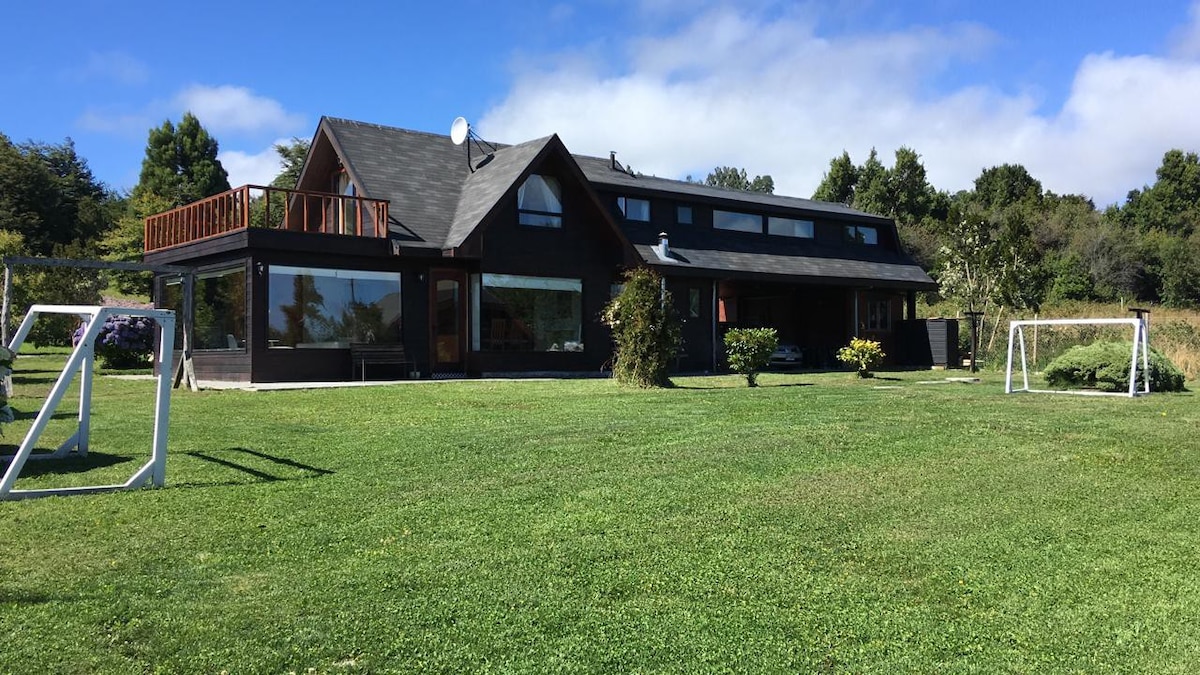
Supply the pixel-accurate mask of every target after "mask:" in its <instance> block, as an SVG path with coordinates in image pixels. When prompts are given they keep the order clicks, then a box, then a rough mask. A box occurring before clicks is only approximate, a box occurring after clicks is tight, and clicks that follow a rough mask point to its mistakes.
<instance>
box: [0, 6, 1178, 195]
mask: <svg viewBox="0 0 1200 675" xmlns="http://www.w3.org/2000/svg"><path fill="white" fill-rule="evenodd" d="M1198 15H1200V10H1198V5H1197V4H1195V3H1193V2H1185V1H1183V0H1159V1H1156V2H1152V3H1131V2H1127V1H1126V2H1116V1H1110V0H1098V1H1096V2H1090V3H1059V2H1045V1H1044V0H1043V1H1041V2H1028V1H1025V0H1014V1H1010V2H968V1H966V0H917V1H914V2H903V3H897V2H888V1H883V0H879V1H877V0H831V1H827V2H811V3H778V2H767V1H765V0H764V1H761V2H751V1H747V2H736V3H721V2H704V1H702V0H699V1H694V2H672V1H670V0H626V1H618V0H612V1H610V0H596V1H594V2H587V3H564V2H524V3H497V2H474V1H471V0H468V1H464V2H458V3H410V2H379V3H371V2H358V3H351V4H343V5H336V4H331V3H328V2H322V3H317V2H286V3H284V2H224V1H221V0H217V1H213V2H208V3H186V4H185V3H161V2H155V3H151V2H142V1H140V0H131V1H128V2H118V3H114V2H82V1H76V2H63V3H52V2H43V3H18V4H16V5H15V6H13V7H10V8H6V9H5V11H4V16H5V23H6V24H7V27H8V30H6V31H5V33H6V35H5V39H4V40H3V41H0V59H2V61H0V62H3V63H4V64H5V67H4V68H3V69H0V91H3V92H4V96H3V103H0V132H2V133H4V134H6V135H8V136H9V137H10V138H11V139H13V140H14V141H24V140H29V139H34V140H41V141H47V142H58V141H61V140H62V139H63V138H65V137H71V138H73V139H74V140H75V143H76V145H77V147H78V149H79V151H80V153H81V154H82V155H83V156H84V157H86V158H87V159H88V161H89V162H90V164H91V167H92V169H93V171H94V172H95V173H96V175H97V176H98V177H99V178H100V179H101V180H103V181H105V182H106V183H108V184H110V185H111V186H114V187H117V188H125V189H127V188H130V187H132V186H133V184H134V183H135V182H136V181H137V175H138V171H139V168H140V163H141V158H142V155H143V152H144V148H145V141H146V135H147V132H148V130H149V129H150V127H151V126H157V125H158V124H161V123H162V122H163V120H165V119H168V118H169V119H173V120H178V119H179V117H180V116H181V115H182V114H183V112H184V111H185V110H188V109H191V110H192V111H193V112H195V113H196V114H197V115H198V116H199V117H200V119H201V121H202V122H203V123H204V125H205V126H206V127H207V128H208V129H209V131H210V132H212V133H213V135H214V136H216V138H217V139H218V141H219V142H220V144H221V150H222V161H223V162H224V163H225V165H226V168H227V170H229V172H230V174H231V176H230V178H231V182H233V183H234V184H235V185H237V184H241V183H245V182H265V181H269V180H270V178H271V177H272V176H273V175H274V173H275V170H276V164H275V163H274V154H273V153H272V152H271V149H270V148H271V145H272V144H273V143H275V142H277V141H279V140H282V139H287V138H290V137H292V136H300V137H309V136H311V134H312V132H313V130H314V129H315V127H316V124H317V122H318V120H319V119H320V116H321V115H331V116H338V117H346V118H351V119H357V120H362V121H367V122H376V123H380V124H388V125H394V126H400V127H405V128H411V129H421V130H426V131H435V132H440V133H446V132H447V131H448V129H449V125H450V121H451V120H452V119H453V118H454V117H455V116H458V115H464V116H466V117H467V118H468V119H469V120H471V121H472V123H473V125H474V126H475V128H476V130H477V131H478V132H479V133H480V134H481V135H483V136H484V137H486V138H489V139H491V140H496V141H503V142H520V141H522V140H527V139H529V138H533V137H537V136H542V135H546V134H549V133H559V134H560V135H561V136H562V137H563V140H564V141H565V142H566V143H567V146H568V147H569V148H570V149H571V150H572V151H573V152H577V153H584V154H594V155H601V156H603V155H606V154H607V152H608V151H609V150H617V151H618V152H619V156H620V158H621V159H622V160H623V161H625V162H626V163H628V164H630V165H632V167H633V168H634V169H636V170H638V171H642V172H645V173H653V174H657V175H660V176H668V177H677V178H682V177H683V176H685V175H688V174H691V175H694V176H703V175H705V174H706V173H707V172H708V171H709V170H711V169H712V168H713V167H714V166H717V165H734V166H743V167H745V168H746V169H747V170H748V171H749V172H750V173H751V174H757V173H769V174H771V175H772V176H774V177H775V181H776V186H777V192H779V193H783V194H792V195H797V196H808V195H810V194H811V193H812V191H813V189H814V188H815V187H816V185H817V183H818V182H819V181H820V178H821V175H822V173H823V172H824V170H825V169H826V168H827V166H828V163H829V160H830V158H832V157H833V156H834V155H837V154H840V153H841V151H842V150H843V149H844V150H847V151H849V152H850V154H851V157H852V158H853V159H854V160H855V161H856V162H861V161H862V160H863V159H865V157H866V155H867V152H869V150H870V149H871V148H872V147H874V148H877V149H878V151H879V152H880V154H881V156H882V158H883V160H884V162H885V163H889V164H890V162H891V156H892V153H893V152H894V151H895V149H896V148H897V147H900V146H902V145H907V146H909V147H912V148H914V149H916V150H917V152H919V153H920V154H921V155H922V157H923V159H924V162H925V165H926V168H927V169H928V171H929V174H930V178H931V180H932V181H933V182H934V184H935V186H937V187H938V188H941V189H948V190H952V191H953V190H958V189H965V188H969V187H970V185H971V181H972V180H973V179H974V178H975V176H977V175H978V174H979V171H980V170H981V169H983V168H985V167H988V166H993V165H996V164H1000V163H1004V162H1014V163H1021V164H1024V165H1025V166H1026V167H1027V168H1028V169H1029V170H1030V171H1031V173H1033V175H1034V176H1035V177H1036V178H1039V179H1040V180H1041V181H1042V182H1043V184H1044V185H1045V186H1046V187H1047V188H1049V189H1052V190H1054V191H1056V192H1060V193H1067V192H1078V193H1083V194H1087V195H1088V196H1091V197H1092V198H1093V199H1095V201H1096V202H1097V204H1098V205H1099V206H1104V205H1106V204H1108V203H1112V202H1116V201H1120V200H1121V199H1123V197H1124V195H1125V193H1126V192H1127V191H1128V190H1129V189H1132V188H1136V187H1141V186H1142V185H1143V184H1146V183H1149V182H1152V181H1153V179H1154V169H1155V168H1156V167H1157V166H1158V163H1159V160H1161V158H1162V154H1163V153H1164V152H1165V151H1166V150H1168V149H1170V148H1173V147H1179V148H1183V149H1185V150H1200V125H1198V124H1195V122H1194V119H1195V116H1196V112H1195V111H1196V109H1197V108H1200V22H1198Z"/></svg>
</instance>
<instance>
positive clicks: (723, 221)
mask: <svg viewBox="0 0 1200 675" xmlns="http://www.w3.org/2000/svg"><path fill="white" fill-rule="evenodd" d="M617 208H618V209H620V211H621V215H623V216H624V217H625V219H626V220H631V221H636V222H642V223H648V222H650V200H648V199H639V198H636V197H624V196H622V197H617ZM517 214H518V215H517V218H518V222H520V223H521V224H522V225H534V226H538V227H562V188H561V187H560V186H559V183H558V179H556V178H554V177H553V176H542V175H539V174H532V175H530V176H529V178H527V179H526V180H525V182H524V183H522V184H521V187H520V188H519V189H518V190H517ZM675 222H677V223H679V224H681V225H691V224H692V207H691V206H688V205H685V204H679V205H677V206H676V207H675ZM764 225H765V226H766V230H765V231H766V233H767V234H771V235H776V236H780V237H796V238H799V239H812V238H813V236H814V226H813V221H811V220H801V219H797V218H782V217H777V216H763V215H759V214H756V213H743V212H740V211H722V210H720V209H713V227H714V228H716V229H718V230H730V231H732V232H753V233H757V234H762V233H763V231H764ZM844 234H845V237H846V239H847V240H849V241H852V242H856V243H860V244H867V245H871V246H874V245H876V244H878V243H879V232H878V230H876V229H875V228H874V227H869V226H866V225H846V226H845V229H844Z"/></svg>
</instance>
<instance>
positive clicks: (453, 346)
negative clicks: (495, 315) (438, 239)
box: [429, 270, 467, 373]
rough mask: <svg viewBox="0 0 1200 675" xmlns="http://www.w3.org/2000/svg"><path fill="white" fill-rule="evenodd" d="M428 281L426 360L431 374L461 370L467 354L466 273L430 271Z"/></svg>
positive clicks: (463, 370) (464, 370) (464, 365)
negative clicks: (431, 369)
mask: <svg viewBox="0 0 1200 675" xmlns="http://www.w3.org/2000/svg"><path fill="white" fill-rule="evenodd" d="M430 281H431V283H430V284H429V292H430V298H429V326H430V331H431V333H432V334H431V336H430V340H429V344H430V346H431V349H432V351H433V353H432V354H430V362H431V363H432V364H433V372H435V373H465V372H466V353H467V275H466V273H464V272H461V271H458V270H434V271H433V272H432V273H431V275H430Z"/></svg>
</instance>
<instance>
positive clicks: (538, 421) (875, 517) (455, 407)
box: [0, 357, 1200, 673]
mask: <svg viewBox="0 0 1200 675" xmlns="http://www.w3.org/2000/svg"><path fill="white" fill-rule="evenodd" d="M41 358H42V359H44V360H39V359H38V358H28V359H27V358H24V357H23V358H22V359H21V360H19V361H18V364H17V365H18V374H17V378H18V379H17V386H18V391H17V397H16V398H15V404H16V407H17V408H18V409H19V410H21V411H26V412H29V411H33V410H35V409H36V408H37V406H38V405H40V399H38V398H36V397H37V396H38V395H40V394H44V392H45V391H46V389H47V388H48V386H49V378H52V377H53V376H54V373H53V372H50V370H51V369H50V366H51V365H53V361H52V359H50V357H41ZM950 374H953V375H961V374H962V373H961V372H960V373H950ZM945 375H946V373H936V372H935V373H930V372H922V373H901V374H887V373H885V374H884V377H883V378H880V379H876V380H868V381H855V380H854V379H852V378H850V377H849V376H847V375H846V374H842V373H833V374H819V375H808V374H796V375H781V374H767V375H764V376H763V377H762V378H761V384H762V386H761V387H760V388H758V389H746V388H744V387H742V386H740V382H739V381H738V380H737V379H735V378H733V377H717V378H682V379H679V380H677V382H678V383H679V384H680V385H681V386H680V387H679V388H676V389H672V390H664V391H651V392H646V391H630V390H622V389H620V388H618V387H617V386H616V385H615V384H614V383H612V382H611V381H607V380H574V381H556V382H541V381H517V382H504V383H492V382H455V383H418V384H409V385H400V386H392V387H381V388H358V389H339V390H319V391H291V392H258V393H254V392H236V391H225V392H207V391H206V392H201V393H199V394H193V393H190V392H176V394H175V396H174V398H173V402H172V419H171V450H170V453H171V454H170V463H169V468H168V473H167V482H168V487H167V488H166V489H162V490H142V491H136V492H126V493H117V494H109V495H96V496H83V497H71V498H50V499H40V500H32V501H24V502H9V503H2V502H0V672H8V671H12V672H21V673H23V672H68V673H69V672H78V673H92V672H148V671H154V672H160V671H161V672H180V673H192V672H219V671H221V670H222V669H226V670H228V671H229V672H235V673H242V672H287V671H296V672H301V673H303V672H308V671H311V672H334V673H337V672H388V671H401V672H410V671H440V672H450V673H462V672H550V671H556V672H557V671H563V672H596V673H612V672H631V671H633V672H655V671H664V672H714V671H717V672H719V671H737V672H787V673H795V672H821V671H828V672H883V673H893V672H979V673H995V672H1023V673H1024V672H1037V673H1045V672H1109V671H1139V672H1155V673H1169V672H1178V673H1191V672H1196V671H1197V670H1198V669H1200V573H1198V572H1197V570H1198V568H1200V565H1198V563H1200V533H1198V526H1197V523H1198V522H1200V443H1198V442H1197V441H1196V440H1195V439H1196V430H1197V429H1198V428H1200V405H1197V401H1196V399H1195V396H1194V395H1193V394H1191V393H1185V394H1155V395H1152V396H1149V397H1144V398H1138V399H1134V400H1129V399H1123V398H1099V397H1081V396H1080V397H1076V396H1055V395H1036V394H1023V395H1011V396H1006V395H1004V394H1003V387H1002V383H1001V381H1000V380H999V378H998V376H996V375H984V382H983V383H981V384H921V383H920V381H921V380H931V379H940V378H941V377H944V376H945ZM151 399H152V385H151V383H150V382H145V381H140V382H138V381H135V382H130V381H117V380H113V379H110V378H100V379H99V380H98V382H97V385H96V401H95V405H94V409H95V417H94V422H93V426H94V438H93V453H92V455H91V457H90V458H89V460H88V462H87V464H86V466H80V465H79V464H78V463H75V464H74V465H71V464H67V465H65V466H54V463H52V462H43V463H40V464H37V465H35V464H33V463H31V464H29V465H28V467H29V468H30V470H31V471H37V472H41V473H40V474H38V475H34V476H31V477H29V478H25V479H22V481H20V483H19V486H20V487H34V486H45V485H66V484H79V483H80V482H83V481H85V480H90V481H96V480H104V481H113V480H120V479H122V478H124V477H125V476H126V475H128V474H130V473H132V472H133V468H134V467H135V466H136V464H137V462H135V461H132V460H133V458H134V456H135V455H137V456H138V457H140V456H141V454H144V453H143V449H148V447H149V429H150V420H149V417H150V416H149V406H150V403H151ZM69 407H70V406H68V408H69ZM71 416H72V415H71V413H70V410H65V412H64V414H62V415H60V418H61V419H59V420H56V422H55V425H54V427H53V429H52V433H51V435H52V436H54V435H55V434H57V437H58V438H59V440H61V438H65V436H66V434H67V433H69V431H68V427H69V426H70V422H71V420H70V418H71ZM29 423H30V422H29V420H28V419H25V420H21V421H18V422H17V423H16V424H13V425H10V426H9V428H8V429H7V430H6V432H5V433H6V436H5V437H4V439H3V440H5V441H7V442H9V443H16V442H18V441H19V440H20V438H21V436H22V435H23V433H24V429H27V428H28V426H29ZM50 444H51V443H50V441H49V440H48V441H47V443H46V445H50ZM53 444H55V445H56V444H57V442H55V443H53ZM139 461H140V460H139ZM87 467H91V468H90V470H88V471H87V472H86V474H82V475H81V474H80V473H79V471H81V470H82V469H84V468H87Z"/></svg>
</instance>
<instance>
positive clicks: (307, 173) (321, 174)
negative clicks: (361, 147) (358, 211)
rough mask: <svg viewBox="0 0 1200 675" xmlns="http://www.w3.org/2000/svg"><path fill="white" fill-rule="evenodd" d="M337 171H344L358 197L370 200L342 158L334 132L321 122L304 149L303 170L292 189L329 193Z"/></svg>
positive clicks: (339, 145)
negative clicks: (340, 169) (305, 152)
mask: <svg viewBox="0 0 1200 675" xmlns="http://www.w3.org/2000/svg"><path fill="white" fill-rule="evenodd" d="M339 167H341V168H343V169H345V170H346V174H347V175H349V177H350V182H351V183H353V184H354V186H355V189H356V191H357V194H358V196H360V197H372V195H371V194H370V190H369V188H368V186H367V185H365V184H364V183H363V181H362V177H361V176H359V175H358V172H357V171H355V169H354V163H353V162H352V161H351V160H350V158H349V157H347V156H346V152H345V151H344V150H343V149H342V145H341V143H340V142H339V141H338V137H337V133H336V130H335V129H334V128H333V126H332V125H330V124H329V122H328V119H327V118H325V117H322V118H321V122H320V123H319V124H318V125H317V130H316V133H314V134H313V139H312V142H311V143H310V144H309V146H308V154H307V155H306V156H305V157H304V166H303V167H302V168H301V170H300V178H299V179H298V180H297V181H296V189H298V190H307V191H310V192H332V191H333V185H332V184H331V182H330V178H331V177H332V176H333V174H334V172H336V171H337V170H338V168H339Z"/></svg>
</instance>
